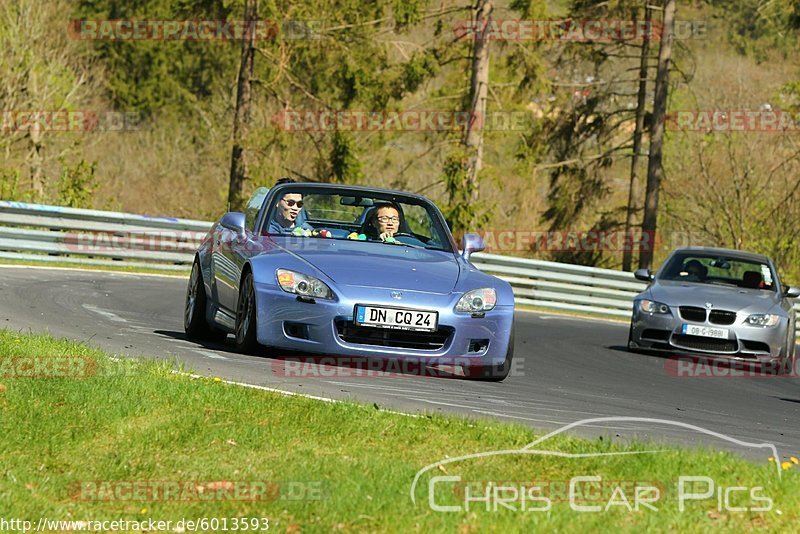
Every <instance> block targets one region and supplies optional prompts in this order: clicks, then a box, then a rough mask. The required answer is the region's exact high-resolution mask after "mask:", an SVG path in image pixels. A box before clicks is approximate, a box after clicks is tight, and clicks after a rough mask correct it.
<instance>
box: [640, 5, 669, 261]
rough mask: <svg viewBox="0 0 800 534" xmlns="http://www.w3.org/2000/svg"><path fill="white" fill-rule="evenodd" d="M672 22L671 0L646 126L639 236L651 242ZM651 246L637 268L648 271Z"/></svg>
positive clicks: (656, 209) (654, 217)
mask: <svg viewBox="0 0 800 534" xmlns="http://www.w3.org/2000/svg"><path fill="white" fill-rule="evenodd" d="M674 22H675V0H664V21H663V25H662V26H663V27H662V33H661V46H660V49H659V51H658V72H657V74H656V86H655V98H654V100H653V123H652V124H651V125H650V154H649V160H648V162H647V193H646V194H645V201H644V218H643V220H642V234H644V235H648V236H649V237H650V241H651V242H654V241H655V235H656V226H657V222H658V193H659V190H660V189H661V174H662V172H661V148H662V145H663V142H664V117H665V115H666V112H667V89H668V85H669V62H670V57H671V56H672V28H673V26H674ZM653 248H654V247H653V246H650V247H647V248H646V249H644V250H642V252H641V254H639V268H640V269H650V268H651V267H652V265H653Z"/></svg>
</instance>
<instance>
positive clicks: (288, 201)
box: [262, 187, 452, 252]
mask: <svg viewBox="0 0 800 534" xmlns="http://www.w3.org/2000/svg"><path fill="white" fill-rule="evenodd" d="M268 201H269V202H270V203H271V204H272V205H270V206H265V208H266V216H265V218H264V223H263V226H262V231H263V232H265V233H268V234H270V235H276V236H278V235H282V236H286V237H293V238H304V239H340V240H341V239H346V240H352V241H367V242H373V243H382V244H386V245H404V246H412V247H420V248H426V249H433V250H442V251H446V252H452V248H451V246H450V239H449V234H448V232H447V230H446V228H445V227H444V222H443V221H442V218H441V216H440V215H439V213H438V211H437V210H436V208H435V207H434V206H433V205H432V204H431V203H430V202H427V201H425V200H424V199H420V198H418V197H413V196H404V195H400V194H390V193H365V192H364V191H362V190H353V191H351V190H348V189H342V188H336V189H333V188H331V189H330V190H326V188H324V187H288V188H282V189H281V190H280V193H279V194H278V195H274V196H272V197H271V199H270V200H268Z"/></svg>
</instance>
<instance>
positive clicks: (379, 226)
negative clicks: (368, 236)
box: [372, 202, 400, 234]
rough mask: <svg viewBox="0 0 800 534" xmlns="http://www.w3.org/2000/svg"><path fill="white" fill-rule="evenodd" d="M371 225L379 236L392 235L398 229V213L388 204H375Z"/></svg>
mask: <svg viewBox="0 0 800 534" xmlns="http://www.w3.org/2000/svg"><path fill="white" fill-rule="evenodd" d="M372 224H373V226H374V227H375V229H376V230H377V231H378V233H379V234H383V233H386V232H388V233H390V234H394V233H396V232H397V230H398V229H399V228H400V211H399V210H398V209H397V208H396V207H395V206H394V205H393V204H390V203H389V202H382V203H380V204H376V207H375V211H374V212H373V215H372Z"/></svg>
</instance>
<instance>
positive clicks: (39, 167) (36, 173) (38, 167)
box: [30, 128, 45, 202]
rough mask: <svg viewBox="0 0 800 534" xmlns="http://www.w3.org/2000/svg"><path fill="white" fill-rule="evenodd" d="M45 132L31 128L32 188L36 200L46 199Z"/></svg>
mask: <svg viewBox="0 0 800 534" xmlns="http://www.w3.org/2000/svg"><path fill="white" fill-rule="evenodd" d="M42 137H43V134H42V132H41V131H39V130H38V129H37V128H31V130H30V140H31V156H30V172H31V190H32V191H33V196H34V198H35V199H36V202H42V201H44V189H45V187H44V186H45V184H44V182H45V178H44V144H43V143H42Z"/></svg>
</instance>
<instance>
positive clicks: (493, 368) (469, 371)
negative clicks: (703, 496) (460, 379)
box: [463, 326, 514, 382]
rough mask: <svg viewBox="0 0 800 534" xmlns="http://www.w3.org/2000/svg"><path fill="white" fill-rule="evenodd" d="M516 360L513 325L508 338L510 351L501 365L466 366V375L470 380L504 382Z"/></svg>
mask: <svg viewBox="0 0 800 534" xmlns="http://www.w3.org/2000/svg"><path fill="white" fill-rule="evenodd" d="M513 360H514V327H513V326H512V327H511V335H510V336H509V339H508V351H506V359H505V361H504V362H503V363H501V364H500V365H476V366H464V367H463V370H464V377H465V378H468V379H470V380H480V381H483V382H502V381H503V380H505V379H506V378H507V377H508V373H509V372H511V362H512V361H513Z"/></svg>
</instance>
